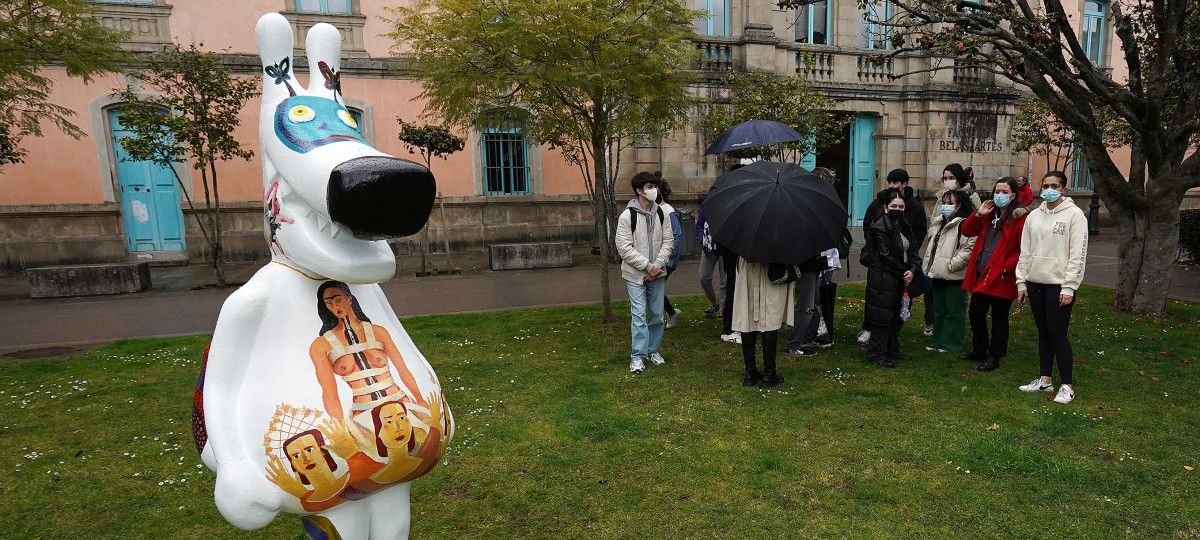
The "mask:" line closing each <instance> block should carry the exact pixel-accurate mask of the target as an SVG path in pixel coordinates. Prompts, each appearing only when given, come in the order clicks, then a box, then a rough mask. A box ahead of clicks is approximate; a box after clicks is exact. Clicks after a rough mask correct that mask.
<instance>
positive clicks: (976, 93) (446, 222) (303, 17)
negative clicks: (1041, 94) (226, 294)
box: [0, 0, 1028, 271]
mask: <svg viewBox="0 0 1200 540" xmlns="http://www.w3.org/2000/svg"><path fill="white" fill-rule="evenodd" d="M688 1H689V2H692V3H693V6H694V7H697V8H702V9H706V10H708V11H709V12H710V15H709V16H708V17H706V18H703V19H700V20H698V21H696V27H697V30H698V33H699V34H700V37H699V39H698V40H697V42H696V48H697V51H698V57H699V60H698V64H697V66H696V70H697V78H696V82H695V84H694V85H693V86H692V91H693V92H695V94H696V95H697V96H699V97H701V98H703V99H706V100H720V99H723V93H724V90H723V89H722V88H721V85H720V83H719V80H720V76H721V75H723V74H724V73H727V72H729V71H731V70H747V69H750V70H765V71H772V72H775V73H778V74H783V75H790V74H796V73H799V74H801V75H802V76H804V77H806V78H808V79H809V80H811V81H812V82H813V84H814V86H815V87H816V88H819V89H820V90H821V91H823V92H826V93H827V94H828V95H830V96H831V97H833V98H834V99H835V100H836V108H837V110H838V111H841V112H845V113H848V114H850V115H852V117H853V121H852V122H851V124H850V126H849V127H848V128H847V133H846V136H845V137H843V140H841V141H837V142H836V143H830V142H822V141H817V142H818V146H819V147H820V148H819V149H818V151H817V152H816V153H815V155H810V156H806V160H805V163H806V164H808V165H821V166H826V167H829V168H831V169H834V170H835V171H837V172H838V176H839V178H840V179H842V180H843V182H842V184H841V186H840V188H841V190H842V192H843V193H844V195H845V196H846V199H847V202H848V205H849V207H850V209H851V212H852V214H853V217H854V218H855V219H858V220H861V218H862V211H863V210H864V209H865V207H866V204H867V202H868V201H869V199H870V197H871V195H873V194H874V193H875V192H876V191H877V190H878V189H879V188H880V186H881V178H882V177H883V176H886V174H887V171H888V170H890V169H892V168H896V167H903V168H905V169H907V170H908V171H909V172H910V173H911V175H912V177H913V179H914V184H913V185H914V186H915V187H918V188H926V187H929V188H932V187H934V185H935V184H937V183H938V182H939V181H940V174H941V169H942V167H944V166H945V165H946V164H948V163H951V162H959V163H962V164H963V165H964V166H971V167H973V168H974V170H975V171H976V178H977V179H991V178H995V177H997V176H1001V175H1009V174H1020V173H1022V172H1024V171H1025V169H1026V164H1027V163H1028V160H1027V157H1026V156H1024V155H1017V154H1013V153H1012V152H1011V151H1010V149H1009V142H1008V133H1009V120H1010V114H1011V111H1012V103H1013V102H1014V101H1015V99H1016V96H1017V93H1016V92H1015V91H1013V90H1012V89H1011V88H1008V87H1006V86H1005V85H1004V84H998V83H996V82H995V81H992V80H989V79H988V78H987V77H986V76H984V75H981V74H980V73H978V72H975V71H972V70H970V69H961V68H958V69H955V68H952V69H949V70H946V71H941V72H938V73H935V74H928V73H926V74H920V75H913V76H908V77H903V78H898V79H893V76H894V75H900V74H903V73H907V72H909V71H914V70H917V69H921V68H924V67H928V62H930V61H931V60H928V59H922V58H905V57H901V58H896V59H893V60H890V61H888V62H885V63H882V64H877V63H874V62H870V61H868V56H869V55H872V54H878V53H879V52H881V49H886V48H887V40H886V36H884V35H881V33H880V32H878V31H876V30H877V29H873V28H869V27H868V26H867V25H865V24H864V22H863V18H862V13H861V11H860V10H859V8H858V5H857V1H856V0H825V1H824V2H819V3H816V4H813V5H810V6H807V7H805V8H803V9H801V10H800V11H782V10H779V9H777V8H776V7H775V4H774V3H773V2H771V1H769V0H688ZM95 3H96V7H97V8H98V15H97V16H98V17H100V19H101V20H102V21H104V23H105V24H107V25H110V26H113V27H116V28H120V29H123V30H127V31H130V32H131V33H132V37H131V38H130V39H129V42H128V43H127V45H126V46H127V47H128V48H129V49H130V50H133V51H148V50H153V49H156V48H159V47H162V46H163V45H164V44H167V43H171V42H174V43H178V44H189V43H193V42H195V43H202V44H203V46H204V48H206V49H208V50H212V51H221V54H222V55H223V56H224V62H225V63H226V65H228V66H229V69H230V70H232V71H234V72H236V73H243V74H246V75H255V74H257V72H258V69H259V61H258V58H257V54H256V52H255V45H254V32H253V28H254V23H255V21H256V20H257V18H258V17H259V16H260V15H261V14H263V13H266V12H269V11H280V12H283V13H284V14H285V15H286V16H287V17H288V18H289V20H291V21H292V24H293V26H294V27H295V29H296V35H297V47H298V48H302V46H303V39H304V32H305V31H306V30H307V28H309V27H311V26H312V25H313V24H316V23H317V22H328V23H331V24H333V25H334V26H336V27H338V28H339V29H340V30H341V31H342V34H343V47H344V57H345V58H344V60H343V65H342V68H343V86H344V88H345V91H346V95H347V100H346V101H347V105H348V106H349V107H350V108H351V110H352V112H353V113H354V114H355V115H356V116H358V118H359V120H360V125H361V126H362V128H363V131H364V134H365V135H366V137H367V138H368V140H371V141H372V142H373V143H374V144H375V145H376V146H377V147H378V148H380V149H381V150H383V151H385V152H389V153H391V154H393V155H397V156H400V157H404V156H408V155H409V153H408V151H407V150H406V149H405V148H404V147H403V145H402V144H401V143H400V142H399V141H398V140H397V133H398V126H397V123H396V121H395V119H396V118H397V117H400V118H403V119H405V120H408V121H410V122H413V121H417V122H422V121H423V120H421V116H422V114H423V113H424V104H423V102H422V101H421V100H420V99H419V97H418V94H419V93H420V85H419V83H418V82H417V79H418V78H419V76H420V74H419V73H417V72H416V71H415V70H414V69H413V67H412V65H411V63H410V62H409V61H408V60H406V59H405V58H403V57H397V56H395V55H394V54H392V52H391V46H392V43H391V42H390V41H389V40H388V38H386V37H384V36H383V35H382V34H384V33H386V32H387V23H386V22H385V21H384V20H383V17H385V16H386V11H385V7H386V6H387V5H389V4H395V3H396V1H395V0H390V1H385V0H239V1H237V2H234V1H231V0H205V1H204V2H198V1H178V0H175V1H174V2H173V3H171V2H169V1H168V0H103V1H101V0H96V1H95ZM881 9H889V8H888V7H887V5H886V4H885V5H884V6H883V7H882V8H881ZM297 54H298V56H299V55H300V54H302V50H298V52H297ZM937 61H939V62H944V63H948V64H949V65H951V66H952V63H953V59H941V60H937ZM297 64H298V65H301V66H303V65H305V64H304V63H303V62H299V61H298V62H297ZM46 71H47V72H48V73H49V75H50V76H51V77H52V78H53V79H54V80H55V82H56V85H55V90H54V94H53V97H52V99H53V100H54V101H55V102H56V103H58V104H61V105H64V106H67V107H69V108H71V109H73V110H75V111H77V112H78V116H77V121H78V122H77V123H79V124H80V125H81V126H84V128H85V131H87V132H88V136H87V137H85V138H83V139H81V140H74V139H71V138H70V137H66V136H64V135H62V134H60V133H57V132H55V131H53V130H48V131H47V133H46V136H45V137H43V138H42V139H32V140H29V141H28V146H29V154H28V156H27V158H26V163H24V164H19V165H13V166H8V167H5V168H4V170H3V173H2V175H0V268H3V270H6V271H14V270H20V269H23V268H28V267H32V266H40V265H47V264H65V263H76V262H102V261H117V260H128V259H150V260H153V261H181V260H192V261H199V260H203V257H205V256H206V255H207V253H206V245H205V243H204V241H203V240H202V238H201V237H200V232H199V230H198V229H197V228H196V225H195V220H194V219H193V216H192V210H190V209H188V207H187V205H186V204H185V203H181V202H180V201H181V198H182V197H181V193H180V188H179V187H178V185H177V184H175V183H174V182H173V181H171V180H172V179H173V178H169V177H168V175H169V174H170V173H169V171H166V172H164V171H163V170H162V169H160V168H157V167H155V166H153V165H150V164H145V163H139V162H130V161H127V160H123V159H122V150H121V148H120V144H119V139H120V136H121V126H120V121H119V120H120V110H121V103H119V102H117V101H116V100H115V98H113V97H112V96H111V94H112V92H113V90H114V89H116V88H119V87H123V86H124V85H125V83H126V80H125V78H124V77H122V76H119V75H111V76H107V77H102V78H100V79H97V80H94V81H93V82H92V83H90V84H84V83H82V82H81V81H78V80H75V79H69V78H67V77H66V75H65V72H64V71H63V70H62V69H60V68H56V67H54V66H49V67H47V68H46ZM300 75H301V78H302V79H304V78H306V76H307V74H305V73H303V72H301V73H300ZM257 115H258V103H257V102H255V101H252V102H251V103H249V104H248V106H247V107H246V108H245V109H244V110H243V112H242V114H241V119H242V123H241V127H240V128H239V130H238V132H237V135H238V137H239V138H240V140H242V141H244V142H245V146H246V147H248V148H252V149H257V146H258V142H257V141H258V139H257V133H256V129H257V122H256V119H257ZM698 124H699V118H691V119H690V120H689V121H688V122H687V123H686V124H685V125H684V127H682V128H681V129H678V130H676V131H674V132H672V133H670V134H668V136H666V137H664V138H663V139H661V140H643V141H638V142H637V143H636V144H634V145H633V146H631V147H630V148H628V149H627V150H626V153H625V155H623V156H622V163H623V164H624V165H623V169H622V173H621V176H622V178H620V179H618V181H617V186H618V188H619V189H621V188H623V189H622V191H624V192H626V193H627V192H628V183H627V179H628V178H629V177H630V176H631V175H632V174H633V173H634V172H637V171H639V170H661V171H663V173H664V176H665V177H666V178H668V179H670V180H671V181H672V182H673V185H674V186H675V192H676V196H675V199H676V201H677V202H678V203H679V204H678V205H677V206H680V207H685V208H686V207H689V206H694V204H695V200H696V196H697V195H698V194H700V193H703V192H704V191H706V190H707V189H708V187H709V186H710V185H711V183H712V181H713V179H714V178H715V177H716V176H718V175H719V174H720V173H721V172H722V171H723V168H724V167H725V166H726V165H727V164H726V163H723V162H722V161H721V160H720V159H718V158H717V157H713V156H707V157H706V156H704V155H703V151H704V147H705V146H706V145H707V144H708V142H709V141H707V140H705V137H704V136H703V135H702V134H701V133H700V132H699V130H698ZM461 135H463V136H464V137H465V138H466V139H467V140H468V143H467V147H466V149H465V150H464V151H462V152H459V153H457V154H454V155H452V156H451V157H450V158H449V159H447V160H435V162H434V163H433V165H432V168H433V171H434V174H435V176H436V177H437V179H438V188H439V190H440V191H441V194H442V196H443V197H442V199H441V202H442V203H443V205H444V210H441V209H440V208H436V207H435V211H434V213H433V216H432V217H431V221H430V224H429V235H428V238H429V241H430V245H431V246H432V247H433V249H435V250H440V249H441V248H440V246H442V245H443V239H448V240H449V244H450V246H451V249H452V250H465V249H482V248H483V246H484V245H486V244H488V243H495V242H508V241H537V240H568V241H571V242H575V243H577V244H589V243H591V237H592V219H591V208H590V205H589V203H588V201H587V195H586V192H585V188H584V185H583V181H582V179H581V178H580V175H579V172H578V169H577V168H576V167H575V166H574V165H573V164H571V163H568V162H567V161H565V160H564V159H563V158H562V157H561V155H559V154H558V153H557V152H555V151H554V150H552V149H549V148H545V147H539V146H538V145H537V144H532V143H531V142H530V141H528V140H527V139H526V138H525V137H524V135H523V133H522V131H521V128H520V126H519V125H509V126H502V127H497V128H495V129H485V130H483V131H475V130H472V131H471V132H469V133H462V134H461ZM260 166H261V163H260V162H259V161H258V160H257V158H256V159H252V160H250V161H248V162H243V161H230V162H225V163H223V164H221V165H220V174H221V192H222V196H223V202H224V205H223V206H224V210H223V216H224V219H225V220H226V221H225V230H226V253H227V255H228V256H229V257H230V258H231V259H235V260H236V259H240V260H258V259H265V258H266V257H267V249H266V242H265V241H264V239H263V233H262V229H263V219H262V215H263V213H262V185H261V172H260ZM179 170H180V172H181V173H182V174H183V178H184V182H183V185H184V189H185V190H186V192H185V193H184V194H191V195H194V194H196V193H200V192H201V190H202V186H200V184H199V183H198V181H199V178H198V176H199V175H194V176H195V177H194V178H193V177H189V176H188V173H189V171H188V168H187V167H181V168H180V169H179ZM986 183H987V182H986V181H985V182H982V183H981V184H986ZM981 187H984V186H982V185H981ZM197 211H203V210H197ZM443 216H444V218H443ZM418 238H420V236H414V237H410V238H405V239H401V240H399V241H396V242H395V248H396V251H397V252H398V253H412V252H415V251H416V250H418V249H419V241H418Z"/></svg>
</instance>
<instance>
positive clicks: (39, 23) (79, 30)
mask: <svg viewBox="0 0 1200 540" xmlns="http://www.w3.org/2000/svg"><path fill="white" fill-rule="evenodd" d="M91 9H92V6H91V5H90V4H89V2H88V1H87V0H21V1H13V2H5V3H4V4H3V9H0V74H2V75H0V166H3V165H6V164H9V163H20V162H21V161H22V160H23V158H24V156H25V151H24V149H23V147H22V143H23V140H24V139H25V138H26V137H30V136H33V137H38V136H41V135H42V128H43V127H45V126H46V125H47V124H49V125H52V126H54V127H56V128H58V129H59V130H62V131H63V132H64V133H66V134H67V135H70V136H72V137H74V138H76V139H78V138H80V137H82V136H83V130H81V129H79V126H77V125H75V123H74V122H72V121H71V120H72V118H74V117H75V111H73V110H71V109H68V108H66V107H63V106H61V105H57V104H54V103H51V102H50V93H51V92H52V91H53V90H54V81H53V80H51V79H50V77H49V76H48V75H49V73H50V72H49V71H46V68H47V67H48V66H50V65H51V64H53V65H59V66H62V67H63V68H65V69H66V71H67V75H69V76H71V77H79V78H81V79H83V80H84V81H91V80H92V79H93V78H94V77H95V76H96V75H98V74H101V73H105V72H113V71H119V70H120V69H121V64H122V62H123V61H124V60H125V59H126V56H125V53H124V52H123V51H121V49H120V48H119V46H120V43H121V41H122V40H123V39H125V37H126V34H125V33H122V32H117V31H114V30H110V29H108V28H106V27H104V26H102V25H100V23H98V22H97V21H96V20H95V19H94V18H93V17H92V16H91V14H92V11H91Z"/></svg>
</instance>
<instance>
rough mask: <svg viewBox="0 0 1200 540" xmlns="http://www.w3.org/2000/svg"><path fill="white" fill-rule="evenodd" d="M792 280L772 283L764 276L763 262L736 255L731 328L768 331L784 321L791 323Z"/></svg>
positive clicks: (776, 328) (784, 322) (741, 330)
mask: <svg viewBox="0 0 1200 540" xmlns="http://www.w3.org/2000/svg"><path fill="white" fill-rule="evenodd" d="M795 286H796V284H795V283H788V284H787V285H775V284H774V283H771V280H770V278H768V277H767V265H766V264H764V263H752V262H746V260H745V259H742V258H740V257H739V258H738V262H737V282H736V283H735V285H734V288H733V330H734V331H737V332H770V331H772V330H779V329H780V328H781V327H783V325H784V324H787V325H788V326H791V325H793V324H795V323H794V322H793V318H792V312H793V311H795V310H794V309H793V308H794V299H793V296H794V295H793V294H792V293H793V292H794V291H795Z"/></svg>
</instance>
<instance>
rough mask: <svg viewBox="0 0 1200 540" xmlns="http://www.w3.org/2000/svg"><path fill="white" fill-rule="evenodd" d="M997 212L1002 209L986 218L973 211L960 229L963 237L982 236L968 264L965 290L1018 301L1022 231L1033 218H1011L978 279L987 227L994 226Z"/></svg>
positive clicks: (1006, 221)
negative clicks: (1018, 268) (977, 267)
mask: <svg viewBox="0 0 1200 540" xmlns="http://www.w3.org/2000/svg"><path fill="white" fill-rule="evenodd" d="M996 211H999V210H995V211H993V213H992V214H989V215H986V216H981V215H979V213H978V212H972V213H971V216H970V217H968V218H967V220H966V221H964V222H962V225H961V228H960V229H959V230H961V231H962V235H963V236H975V237H978V239H977V240H975V249H973V250H971V260H970V261H968V262H967V275H966V277H965V278H964V279H963V285H962V287H963V290H965V291H967V292H973V293H974V292H981V293H984V294H990V295H992V296H999V297H1001V298H1007V299H1009V300H1015V299H1016V298H1017V259H1019V258H1020V257H1021V231H1022V230H1023V229H1024V228H1025V218H1026V217H1029V215H1028V214H1026V215H1023V216H1021V217H1019V218H1011V217H1010V218H1008V219H1007V220H1005V221H1004V231H1003V232H1002V233H1001V234H1000V241H999V242H998V243H997V244H996V249H995V250H994V251H992V258H991V259H988V264H987V266H986V267H985V268H984V269H983V272H980V273H979V274H978V278H977V277H976V272H975V264H976V261H978V260H979V254H980V253H982V252H983V243H984V239H985V238H986V237H987V228H988V227H990V226H991V225H992V218H993V217H994V216H995V212H996Z"/></svg>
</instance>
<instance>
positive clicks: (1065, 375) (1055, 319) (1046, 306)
mask: <svg viewBox="0 0 1200 540" xmlns="http://www.w3.org/2000/svg"><path fill="white" fill-rule="evenodd" d="M1026 287H1027V288H1028V291H1029V309H1030V311H1032V312H1033V322H1034V324H1036V325H1037V332H1038V358H1039V359H1040V360H1041V363H1042V365H1041V369H1042V372H1041V375H1042V376H1043V377H1049V376H1051V375H1052V372H1053V369H1054V361H1055V360H1058V371H1059V378H1060V379H1061V380H1060V381H1059V382H1060V384H1075V383H1074V382H1072V380H1071V366H1072V363H1073V361H1074V360H1075V354H1074V352H1073V351H1072V350H1071V340H1070V337H1069V336H1068V334H1067V330H1068V327H1069V326H1070V324H1071V308H1072V307H1074V306H1075V302H1071V303H1070V304H1067V305H1065V306H1060V305H1058V297H1059V295H1060V294H1061V293H1062V286H1061V285H1042V284H1040V283H1026Z"/></svg>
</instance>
